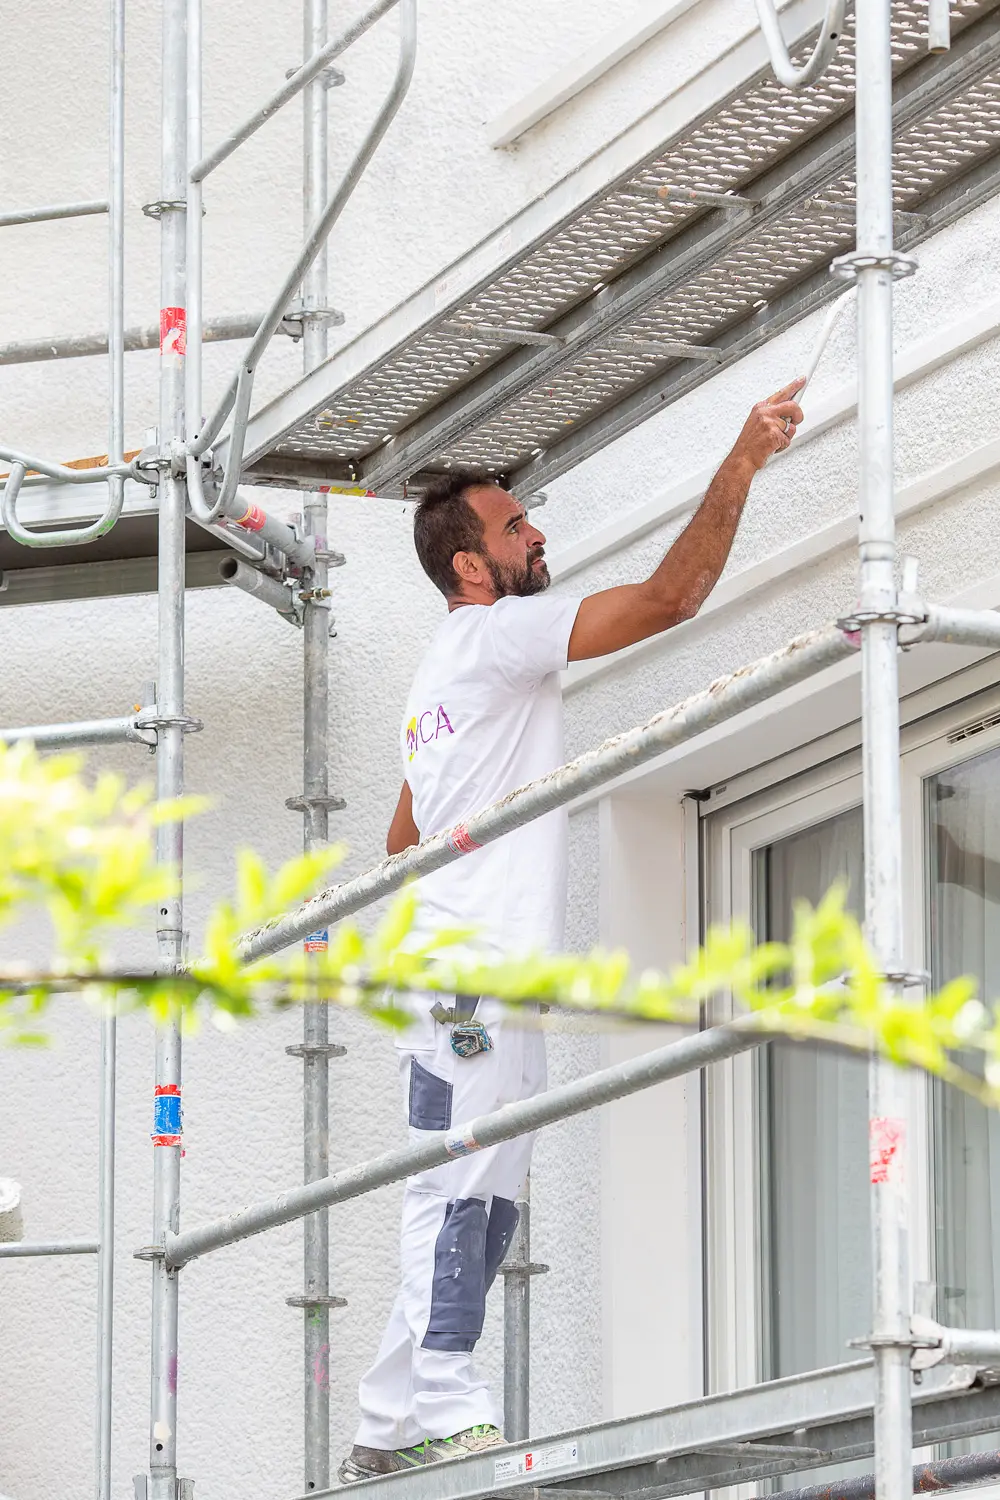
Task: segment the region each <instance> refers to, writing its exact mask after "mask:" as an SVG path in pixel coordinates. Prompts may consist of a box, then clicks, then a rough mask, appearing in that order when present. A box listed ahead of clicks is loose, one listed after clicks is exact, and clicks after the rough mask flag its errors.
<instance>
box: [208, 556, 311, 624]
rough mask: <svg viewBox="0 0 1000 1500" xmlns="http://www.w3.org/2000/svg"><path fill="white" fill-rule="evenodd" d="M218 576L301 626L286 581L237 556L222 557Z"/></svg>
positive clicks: (300, 619) (298, 611) (292, 622)
mask: <svg viewBox="0 0 1000 1500" xmlns="http://www.w3.org/2000/svg"><path fill="white" fill-rule="evenodd" d="M219 577H220V578H221V579H222V581H223V582H224V583H228V584H230V585H231V587H233V588H236V589H241V590H242V591H243V593H245V594H252V595H253V597H254V598H255V599H260V600H261V601H262V602H263V603H264V604H269V605H270V606H271V608H272V609H274V610H277V612H278V614H279V615H281V616H282V618H283V619H286V620H288V621H289V622H290V623H291V624H292V625H298V626H299V627H301V625H302V614H301V611H300V610H297V609H296V607H295V597H294V595H293V593H292V591H291V589H290V588H289V586H288V585H287V584H286V583H279V582H278V580H277V579H276V578H270V577H268V575H267V574H266V573H261V572H260V571H259V569H257V568H253V567H251V566H250V564H249V563H245V562H241V561H240V559H239V558H238V557H224V558H223V559H222V561H221V562H220V564H219Z"/></svg>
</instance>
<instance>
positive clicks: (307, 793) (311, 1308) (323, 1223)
mask: <svg viewBox="0 0 1000 1500" xmlns="http://www.w3.org/2000/svg"><path fill="white" fill-rule="evenodd" d="M326 25H327V0H305V5H304V9H303V39H302V40H303V57H304V58H305V60H306V61H308V60H309V58H311V57H312V56H313V55H314V54H315V53H317V52H319V51H320V49H321V48H322V47H323V45H324V44H325V42H326ZM302 105H303V121H302V127H303V128H302V146H303V160H302V217H303V236H304V237H306V236H308V234H309V231H310V230H311V229H312V226H313V224H314V223H315V222H316V220H317V218H318V217H319V215H320V213H321V212H322V210H323V205H324V204H325V202H326V199H327V193H328V187H327V88H326V80H325V78H324V77H323V75H322V74H320V75H319V76H318V77H316V78H314V79H313V81H312V82H311V83H310V84H308V85H307V87H306V88H305V90H304V91H303V95H302ZM326 298H327V242H326V241H325V240H324V242H323V246H322V248H321V250H320V251H319V254H318V255H317V256H316V259H315V260H314V261H313V263H312V265H311V266H310V267H309V269H308V270H307V272H306V274H305V277H304V278H303V281H302V335H303V339H302V341H303V351H302V352H303V368H304V369H305V371H306V372H307V373H308V371H310V370H314V369H315V368H316V366H317V365H319V364H322V362H323V360H324V359H325V358H326V347H327V337H326V327H325V326H324V324H323V322H322V318H321V316H320V310H321V309H322V308H324V307H325V306H326ZM311 315H312V316H311ZM304 516H305V534H306V536H307V537H312V538H314V541H315V546H316V548H317V551H318V552H319V553H320V554H321V555H319V556H317V557H316V558H315V561H314V562H313V563H312V564H311V566H310V567H308V568H306V569H305V570H304V571H303V575H302V589H303V592H304V593H307V594H308V593H312V592H313V591H316V590H324V589H325V588H326V586H327V575H328V572H329V569H328V566H327V560H326V558H325V556H323V555H322V554H323V553H325V551H326V526H327V499H326V496H325V495H320V494H310V495H309V496H308V498H307V499H306V502H305V507H304ZM303 609H304V615H303V621H302V790H303V797H302V824H303V827H302V847H303V849H304V850H305V852H306V853H307V854H308V853H310V852H311V851H312V850H314V849H320V848H322V847H323V846H324V845H325V844H326V843H327V842H328V840H329V836H330V830H329V822H330V814H329V808H328V806H327V802H326V797H327V794H328V791H329V769H328V767H329V739H330V730H329V717H330V704H329V649H330V634H329V621H330V614H329V609H328V608H327V601H326V600H325V599H322V598H316V597H314V598H311V599H309V598H307V599H306V601H305V603H304V605H303ZM326 941H327V939H326V935H325V930H323V931H321V932H317V933H316V934H314V936H313V938H312V939H311V940H310V939H306V948H307V951H308V950H310V948H312V947H314V946H316V945H320V946H321V945H323V944H325V943H326ZM329 1040H330V1014H329V1007H328V1006H327V1005H326V1004H323V1003H319V1002H317V1003H316V1004H314V1005H306V1006H305V1007H304V1008H303V1013H302V1042H303V1046H302V1169H303V1181H305V1182H315V1181H316V1180H317V1179H318V1178H321V1177H327V1176H329V1173H330V1075H329V1067H330V1054H329V1052H328V1051H327V1047H328V1044H329ZM329 1221H330V1215H329V1210H327V1209H325V1208H324V1209H320V1210H319V1212H318V1213H315V1214H310V1215H309V1216H308V1218H305V1219H303V1221H302V1318H303V1351H302V1353H303V1393H304V1400H303V1442H302V1452H303V1465H304V1470H305V1484H304V1486H303V1488H304V1490H305V1493H306V1494H309V1493H310V1491H312V1490H325V1489H328V1488H329V1485H330V1304H329V1296H330V1222H329Z"/></svg>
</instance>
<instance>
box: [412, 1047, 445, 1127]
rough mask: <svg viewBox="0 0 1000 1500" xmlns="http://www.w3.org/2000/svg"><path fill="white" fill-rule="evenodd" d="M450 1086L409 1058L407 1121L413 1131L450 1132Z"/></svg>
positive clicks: (443, 1079) (413, 1058)
mask: <svg viewBox="0 0 1000 1500" xmlns="http://www.w3.org/2000/svg"><path fill="white" fill-rule="evenodd" d="M452 1094H453V1089H452V1085H451V1084H450V1083H449V1082H448V1081H447V1079H445V1078H438V1076H437V1075H436V1074H435V1073H431V1072H430V1071H429V1069H427V1068H424V1067H421V1065H420V1063H418V1062H417V1059H416V1058H415V1057H411V1058H410V1093H409V1121H410V1125H411V1126H412V1127H413V1129H414V1130H450V1128H451V1104H452Z"/></svg>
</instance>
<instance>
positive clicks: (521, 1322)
mask: <svg viewBox="0 0 1000 1500" xmlns="http://www.w3.org/2000/svg"><path fill="white" fill-rule="evenodd" d="M517 1210H518V1220H517V1228H516V1229H515V1230H514V1237H513V1239H512V1240H511V1242H510V1249H509V1251H508V1252H507V1256H506V1259H505V1261H504V1264H503V1266H502V1267H501V1273H502V1275H503V1430H504V1436H505V1437H506V1439H507V1441H508V1443H521V1442H526V1441H527V1439H528V1436H529V1430H528V1429H529V1423H530V1420H531V1179H530V1177H529V1178H528V1180H527V1181H526V1182H525V1184H524V1190H523V1192H522V1193H521V1196H520V1197H519V1198H518V1200H517Z"/></svg>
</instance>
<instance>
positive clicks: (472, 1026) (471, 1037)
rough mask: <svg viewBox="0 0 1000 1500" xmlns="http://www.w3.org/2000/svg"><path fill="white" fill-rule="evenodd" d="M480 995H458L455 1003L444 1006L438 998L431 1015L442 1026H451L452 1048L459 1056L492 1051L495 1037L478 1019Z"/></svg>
mask: <svg viewBox="0 0 1000 1500" xmlns="http://www.w3.org/2000/svg"><path fill="white" fill-rule="evenodd" d="M479 1000H480V996H479V995H456V996H455V1003H454V1005H451V1006H447V1007H446V1006H444V1005H442V1004H441V1001H440V1000H436V1001H435V1002H434V1004H433V1005H432V1006H431V1015H432V1016H433V1017H434V1020H435V1021H437V1022H439V1023H440V1025H442V1026H450V1027H451V1050H452V1052H454V1053H455V1054H456V1056H457V1057H475V1056H476V1054H477V1053H478V1052H492V1050H493V1038H492V1037H491V1036H490V1034H489V1032H488V1031H487V1030H486V1027H485V1026H484V1025H483V1023H482V1021H476V1020H474V1019H473V1017H474V1016H475V1014H476V1006H477V1005H478V1004H479Z"/></svg>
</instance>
